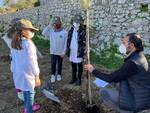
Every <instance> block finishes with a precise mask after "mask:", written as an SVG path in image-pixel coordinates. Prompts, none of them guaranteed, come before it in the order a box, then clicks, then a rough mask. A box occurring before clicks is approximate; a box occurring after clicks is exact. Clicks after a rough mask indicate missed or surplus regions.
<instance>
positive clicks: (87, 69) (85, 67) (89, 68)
mask: <svg viewBox="0 0 150 113" xmlns="http://www.w3.org/2000/svg"><path fill="white" fill-rule="evenodd" d="M84 70H85V71H89V72H90V73H92V72H93V70H94V67H93V66H92V65H91V64H86V65H84Z"/></svg>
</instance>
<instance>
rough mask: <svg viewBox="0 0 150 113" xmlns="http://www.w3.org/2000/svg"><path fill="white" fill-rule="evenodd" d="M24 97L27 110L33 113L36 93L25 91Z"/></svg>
mask: <svg viewBox="0 0 150 113" xmlns="http://www.w3.org/2000/svg"><path fill="white" fill-rule="evenodd" d="M23 95H24V106H25V109H26V110H27V113H33V111H32V106H33V104H34V96H35V91H34V90H33V91H23Z"/></svg>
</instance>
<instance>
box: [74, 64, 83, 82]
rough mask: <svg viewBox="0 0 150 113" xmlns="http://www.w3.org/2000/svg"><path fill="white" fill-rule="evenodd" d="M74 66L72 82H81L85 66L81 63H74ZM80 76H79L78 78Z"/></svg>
mask: <svg viewBox="0 0 150 113" xmlns="http://www.w3.org/2000/svg"><path fill="white" fill-rule="evenodd" d="M71 64H72V80H73V81H76V80H81V76H82V73H83V64H82V62H81V63H73V62H71ZM77 75H78V76H77Z"/></svg>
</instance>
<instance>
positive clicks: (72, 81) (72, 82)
mask: <svg viewBox="0 0 150 113" xmlns="http://www.w3.org/2000/svg"><path fill="white" fill-rule="evenodd" d="M76 81H77V80H71V81H70V82H69V84H74V83H76Z"/></svg>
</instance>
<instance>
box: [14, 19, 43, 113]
mask: <svg viewBox="0 0 150 113" xmlns="http://www.w3.org/2000/svg"><path fill="white" fill-rule="evenodd" d="M15 29H16V33H15V34H14V35H13V38H12V42H11V56H12V73H13V80H14V84H15V88H16V89H19V90H21V91H22V92H23V96H24V106H25V109H24V111H23V113H33V110H32V106H33V104H34V95H35V91H34V88H35V87H38V86H40V84H41V81H40V78H39V73H40V70H39V66H38V62H37V55H36V47H35V45H34V43H33V42H32V38H33V36H34V32H35V31H38V29H36V28H34V27H33V26H32V23H31V22H30V21H29V20H26V19H21V20H19V22H18V23H17V24H16V28H15ZM35 107H36V109H37V110H38V109H40V105H39V104H37V105H36V106H35Z"/></svg>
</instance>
